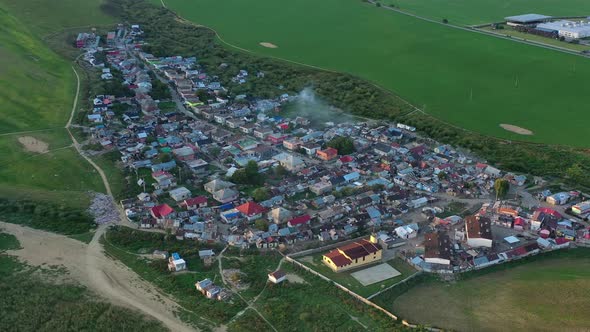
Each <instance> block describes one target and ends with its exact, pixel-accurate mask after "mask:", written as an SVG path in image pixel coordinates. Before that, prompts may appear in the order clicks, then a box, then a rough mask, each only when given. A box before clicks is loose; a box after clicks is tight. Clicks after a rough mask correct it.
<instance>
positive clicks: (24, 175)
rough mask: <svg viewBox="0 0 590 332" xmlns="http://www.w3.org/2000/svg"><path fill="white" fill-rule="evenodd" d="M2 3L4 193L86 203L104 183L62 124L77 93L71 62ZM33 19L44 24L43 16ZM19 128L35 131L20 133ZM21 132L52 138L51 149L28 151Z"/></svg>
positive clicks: (0, 168) (0, 190) (0, 189)
mask: <svg viewBox="0 0 590 332" xmlns="http://www.w3.org/2000/svg"><path fill="white" fill-rule="evenodd" d="M83 3H84V2H83ZM27 4H28V5H32V4H31V3H28V2H27ZM13 5H14V6H17V5H18V6H24V2H18V4H17V3H16V2H15V3H13ZM4 6H5V5H4V4H3V3H1V2H0V196H3V197H27V198H41V199H43V200H47V199H50V200H56V201H59V202H64V201H68V202H72V205H75V206H79V205H80V204H84V203H87V201H88V200H87V199H81V198H80V197H82V196H84V195H80V192H86V191H88V190H93V191H104V187H103V185H102V182H101V180H100V177H99V176H98V175H97V174H96V172H95V170H94V169H93V168H92V166H90V165H89V164H88V163H87V162H86V161H85V160H83V159H82V158H81V157H80V156H79V155H78V154H77V152H76V151H75V150H74V149H73V147H70V145H71V140H70V138H69V137H68V134H67V132H66V130H65V129H64V128H63V127H64V125H65V123H66V122H67V119H68V117H69V115H70V110H71V107H72V100H73V98H74V93H75V84H76V81H75V77H74V74H73V71H72V68H71V65H70V63H68V62H67V61H65V60H63V59H62V58H60V57H59V56H58V55H56V54H55V53H53V52H52V51H51V50H50V49H49V48H48V47H47V46H46V45H45V44H44V43H43V42H42V41H41V40H40V39H38V38H37V37H36V36H35V35H34V34H33V33H32V32H30V30H28V28H27V25H26V24H25V23H23V22H22V21H20V20H19V19H17V18H16V17H15V16H13V15H12V12H8V11H6V10H5V9H4ZM46 7H47V6H46ZM58 7H59V6H58ZM35 10H39V9H35ZM27 13H28V14H29V15H34V13H29V12H27ZM20 14H22V15H25V13H24V12H20ZM62 15H63V14H62ZM25 16H26V15H25ZM26 17H27V20H33V16H26ZM35 21H36V22H38V23H39V24H41V23H42V22H44V21H45V18H40V19H37V20H35ZM51 24H59V23H57V22H52V23H51ZM39 130H43V131H39ZM21 131H34V132H32V133H27V134H18V132H21ZM20 136H33V137H34V138H36V139H38V140H41V141H43V142H45V143H47V144H49V147H48V149H49V150H50V152H48V153H45V154H39V153H34V152H27V151H26V150H25V149H24V147H23V146H22V145H21V144H20V143H19V142H18V138H19V137H20Z"/></svg>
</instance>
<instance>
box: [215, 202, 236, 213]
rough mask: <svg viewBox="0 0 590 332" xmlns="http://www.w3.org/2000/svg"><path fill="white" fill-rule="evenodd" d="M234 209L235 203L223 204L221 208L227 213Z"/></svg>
mask: <svg viewBox="0 0 590 332" xmlns="http://www.w3.org/2000/svg"><path fill="white" fill-rule="evenodd" d="M233 208H234V204H233V203H225V204H223V205H221V206H220V207H219V209H220V210H221V211H227V210H230V209H233Z"/></svg>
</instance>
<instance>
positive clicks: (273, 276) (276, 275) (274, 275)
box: [268, 270, 287, 284]
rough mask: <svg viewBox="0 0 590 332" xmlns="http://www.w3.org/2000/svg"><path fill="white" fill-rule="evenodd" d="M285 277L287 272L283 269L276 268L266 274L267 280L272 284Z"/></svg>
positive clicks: (283, 279)
mask: <svg viewBox="0 0 590 332" xmlns="http://www.w3.org/2000/svg"><path fill="white" fill-rule="evenodd" d="M286 278H287V274H286V273H285V272H284V271H283V270H276V271H274V272H271V273H269V274H268V281H270V282H272V283H273V284H278V283H281V282H283V281H285V279H286Z"/></svg>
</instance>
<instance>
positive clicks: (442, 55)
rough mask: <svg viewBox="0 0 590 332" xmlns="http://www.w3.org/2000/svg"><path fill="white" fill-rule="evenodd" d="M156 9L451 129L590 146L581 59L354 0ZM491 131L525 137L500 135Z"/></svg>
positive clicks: (174, 1) (173, 3) (587, 70)
mask: <svg viewBox="0 0 590 332" xmlns="http://www.w3.org/2000/svg"><path fill="white" fill-rule="evenodd" d="M152 1H153V2H154V4H156V3H159V1H157V2H156V1H155V0H152ZM165 4H166V6H167V7H168V8H170V9H172V10H174V11H176V12H177V13H179V14H180V15H181V16H183V17H185V18H186V19H189V20H191V21H193V22H195V23H197V24H203V25H206V26H209V27H211V28H213V29H215V30H216V31H217V32H218V33H219V35H220V37H221V38H222V39H223V41H225V42H226V43H229V44H231V45H234V46H236V47H240V48H242V49H245V50H248V51H252V52H255V53H257V54H260V55H266V56H272V57H277V58H281V59H285V60H289V61H295V62H299V63H303V64H307V65H313V66H317V67H321V68H325V69H328V70H334V71H339V72H347V73H351V74H354V75H357V76H359V77H362V78H365V79H367V80H369V81H371V82H374V83H376V84H378V85H379V86H381V87H383V88H385V89H388V90H390V91H393V92H395V93H397V94H398V95H400V96H401V97H403V98H405V99H407V100H408V101H409V102H411V103H412V104H414V105H416V106H417V107H419V108H421V109H423V110H424V111H425V112H426V113H428V114H431V115H433V116H435V117H437V118H439V119H442V120H444V121H447V122H449V123H450V124H452V125H455V126H459V127H462V128H466V129H469V130H473V131H477V132H480V133H483V134H486V135H490V136H496V137H501V138H505V139H510V140H524V141H532V142H540V143H556V144H566V145H576V146H588V145H589V144H590V139H589V138H586V137H584V136H583V135H582V136H581V135H580V133H581V132H583V131H585V130H586V127H587V124H586V123H587V121H588V120H590V114H589V113H588V112H586V111H585V109H584V105H585V104H586V101H585V99H586V97H584V96H586V95H589V93H590V85H588V84H586V79H587V77H588V75H590V61H588V59H586V58H583V57H580V56H576V55H571V54H566V53H561V52H557V51H554V50H548V49H543V48H540V47H536V46H531V45H525V44H522V43H519V42H517V41H512V40H507V39H501V38H496V37H492V36H487V35H482V34H478V33H475V32H470V31H463V30H459V29H455V28H452V27H449V26H445V25H442V24H436V23H430V22H426V21H423V20H419V19H416V18H413V17H410V16H407V15H403V14H399V13H395V12H393V11H389V10H384V9H383V8H377V7H375V6H374V5H370V4H367V3H363V2H361V1H358V0H322V1H313V0H295V1H291V2H289V4H288V5H287V4H285V3H283V2H280V1H271V0H253V1H241V0H223V1H217V0H215V1H214V0H195V1H186V0H165ZM160 5H161V4H160ZM261 42H269V43H272V44H275V45H276V46H277V48H267V47H263V46H261V45H260V43H261ZM367 102H369V101H367ZM500 124H512V125H516V126H520V127H523V128H526V129H529V130H531V131H532V132H533V133H534V134H533V135H528V136H525V135H519V134H516V133H512V132H508V131H506V130H504V129H502V128H501V127H500V126H499V125H500Z"/></svg>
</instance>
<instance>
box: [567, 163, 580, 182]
mask: <svg viewBox="0 0 590 332" xmlns="http://www.w3.org/2000/svg"><path fill="white" fill-rule="evenodd" d="M565 175H566V176H567V177H568V179H569V181H570V182H571V183H580V181H582V179H583V178H584V170H583V169H582V166H580V164H574V165H572V166H570V167H568V168H567V169H566V170H565Z"/></svg>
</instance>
